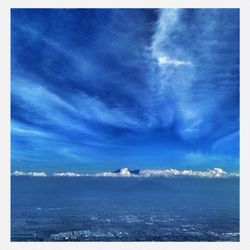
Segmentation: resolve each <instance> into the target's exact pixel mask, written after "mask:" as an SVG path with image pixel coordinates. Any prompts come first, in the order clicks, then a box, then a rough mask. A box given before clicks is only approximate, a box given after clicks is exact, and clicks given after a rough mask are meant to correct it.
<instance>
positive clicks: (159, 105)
mask: <svg viewBox="0 0 250 250" xmlns="http://www.w3.org/2000/svg"><path fill="white" fill-rule="evenodd" d="M11 78H12V79H11V143H12V144H11V145H12V148H11V163H12V170H13V171H14V170H24V171H46V172H48V173H51V172H57V171H77V172H100V171H107V170H114V169H117V168H120V167H124V166H127V167H129V168H140V169H149V168H150V169H155V168H156V169H163V168H177V169H194V170H197V169H199V170H204V169H207V168H212V167H222V168H223V169H225V170H226V171H239V10H238V9H46V10H45V9H12V10H11Z"/></svg>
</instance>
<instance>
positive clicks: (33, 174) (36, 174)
mask: <svg viewBox="0 0 250 250" xmlns="http://www.w3.org/2000/svg"><path fill="white" fill-rule="evenodd" d="M12 175H13V176H33V177H46V176H47V174H46V173H45V172H28V173H25V172H23V171H15V172H13V173H12Z"/></svg>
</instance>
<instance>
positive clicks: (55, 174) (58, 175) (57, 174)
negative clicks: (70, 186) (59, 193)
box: [53, 172, 84, 177]
mask: <svg viewBox="0 0 250 250" xmlns="http://www.w3.org/2000/svg"><path fill="white" fill-rule="evenodd" d="M53 176H57V177H79V176H84V175H81V174H77V173H73V172H62V173H54V174H53Z"/></svg>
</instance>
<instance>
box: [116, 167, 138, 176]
mask: <svg viewBox="0 0 250 250" xmlns="http://www.w3.org/2000/svg"><path fill="white" fill-rule="evenodd" d="M112 173H113V174H120V175H131V174H133V175H139V174H140V170H139V169H135V170H129V169H128V168H120V169H117V170H115V171H113V172H112Z"/></svg>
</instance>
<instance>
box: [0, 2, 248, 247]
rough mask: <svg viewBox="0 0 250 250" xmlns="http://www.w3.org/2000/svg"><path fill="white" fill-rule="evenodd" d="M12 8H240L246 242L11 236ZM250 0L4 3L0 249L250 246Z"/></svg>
mask: <svg viewBox="0 0 250 250" xmlns="http://www.w3.org/2000/svg"><path fill="white" fill-rule="evenodd" d="M11 8H239V9H240V242H209V243H208V242H65V243H64V242H41V243H40V242H11V241H10V222H11V220H10V212H11V211H10V181H11V178H10V150H11V147H10V33H11V30H10V22H11V20H10V10H11ZM249 24H250V1H249V0H209V1H204V0H189V1H182V0H144V1H143V0H126V1H125V0H120V1H115V0H91V1H87V0H85V1H84V0H82V1H81V0H70V1H69V0H57V1H56V0H40V1H39V0H38V1H35V0H2V1H1V2H0V34H1V45H0V66H1V67H0V69H1V73H0V78H1V81H0V114H1V119H0V164H1V174H0V249H3V250H9V249H17V250H29V249H32V250H46V249H51V250H52V249H53V250H56V249H62V250H64V249H65V250H67V249H70V250H72V249H74V250H78V249H81V250H84V249H88V250H92V249H94V250H97V249H104V250H106V249H107V250H112V249H115V250H119V249H121V250H125V249H126V250H129V249H136V250H142V249H143V250H147V249H157V250H158V249H171V250H179V249H183V248H187V247H188V250H191V249H197V250H198V249H199V250H200V249H202V250H207V249H211V248H213V249H219V250H228V249H234V250H236V249H240V250H243V249H244V250H245V249H250V239H249V236H248V234H249V233H248V230H249V225H250V216H249V213H250V202H249V197H250V196H249V194H248V190H250V182H249V180H250V160H249V153H250V112H249V109H250V28H249Z"/></svg>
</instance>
